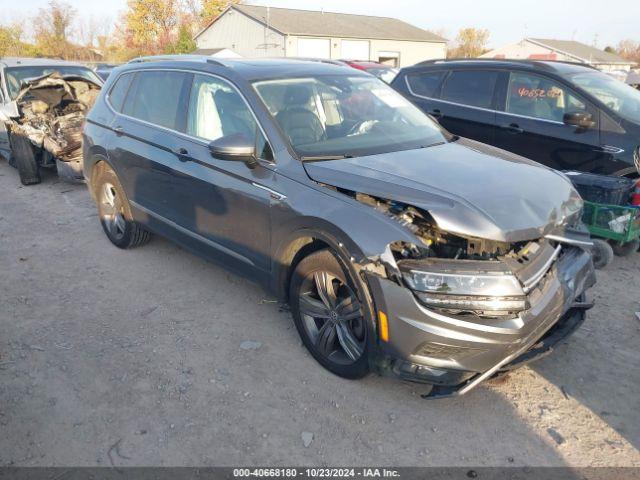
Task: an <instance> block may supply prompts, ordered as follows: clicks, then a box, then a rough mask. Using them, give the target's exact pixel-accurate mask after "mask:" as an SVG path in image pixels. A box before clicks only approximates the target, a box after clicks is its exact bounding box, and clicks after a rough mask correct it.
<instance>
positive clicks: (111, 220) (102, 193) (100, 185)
mask: <svg viewBox="0 0 640 480" xmlns="http://www.w3.org/2000/svg"><path fill="white" fill-rule="evenodd" d="M93 191H94V193H95V198H96V202H97V204H98V216H99V217H100V223H101V224H102V229H103V230H104V233H105V234H106V235H107V238H108V239H109V240H110V241H111V243H113V244H114V245H115V246H116V247H118V248H123V249H127V248H134V247H139V246H142V245H144V244H145V243H147V242H148V241H149V240H150V239H151V233H150V232H149V231H148V230H145V229H144V228H142V227H141V226H140V225H138V224H137V223H136V222H135V221H133V216H132V215H131V206H130V205H129V200H128V199H127V196H126V194H125V193H124V189H123V188H122V184H121V183H120V181H119V180H118V177H117V176H116V174H115V172H114V171H113V170H112V169H111V168H110V167H108V166H104V167H102V168H101V169H100V171H99V172H98V173H97V175H96V177H95V180H94V184H93Z"/></svg>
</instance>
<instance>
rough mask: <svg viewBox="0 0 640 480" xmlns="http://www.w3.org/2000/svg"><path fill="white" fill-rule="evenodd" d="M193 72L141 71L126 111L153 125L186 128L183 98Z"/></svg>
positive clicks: (129, 97) (135, 81)
mask: <svg viewBox="0 0 640 480" xmlns="http://www.w3.org/2000/svg"><path fill="white" fill-rule="evenodd" d="M190 77H191V75H190V74H188V73H184V72H167V71H164V72H162V71H153V72H138V73H137V74H136V78H135V80H134V82H133V85H132V86H131V90H130V93H129V95H128V96H127V102H126V103H125V105H124V108H123V113H125V114H126V115H129V116H131V117H135V118H139V119H140V120H144V121H146V122H149V123H153V124H154V125H160V126H162V127H166V128H170V129H172V130H177V131H184V128H183V123H184V122H183V116H184V109H183V108H180V99H181V97H182V96H183V95H184V92H185V90H184V89H185V88H186V87H188V84H187V80H188V79H189V78H190Z"/></svg>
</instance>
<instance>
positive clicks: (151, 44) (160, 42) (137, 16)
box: [124, 0, 181, 54]
mask: <svg viewBox="0 0 640 480" xmlns="http://www.w3.org/2000/svg"><path fill="white" fill-rule="evenodd" d="M127 5H128V11H127V12H126V13H125V15H124V23H125V32H124V33H125V38H126V43H127V45H126V46H127V47H129V48H132V49H133V50H135V51H138V52H139V53H140V54H153V53H161V52H164V51H165V50H166V49H167V47H168V46H169V45H170V44H171V43H172V40H173V38H174V34H175V29H176V26H177V25H178V23H179V20H180V13H181V12H180V9H179V5H178V2H177V0H129V2H128V4H127Z"/></svg>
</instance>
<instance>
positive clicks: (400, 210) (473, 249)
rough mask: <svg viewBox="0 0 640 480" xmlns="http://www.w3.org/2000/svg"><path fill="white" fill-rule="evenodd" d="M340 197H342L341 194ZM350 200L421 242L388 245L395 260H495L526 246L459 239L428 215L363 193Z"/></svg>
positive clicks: (353, 195)
mask: <svg viewBox="0 0 640 480" xmlns="http://www.w3.org/2000/svg"><path fill="white" fill-rule="evenodd" d="M343 193H345V192H344V191H343ZM350 195H351V196H352V197H353V198H355V199H356V200H358V201H359V202H361V203H364V204H366V205H369V206H371V207H373V208H375V209H376V210H378V211H380V212H382V213H384V214H385V215H388V216H389V217H391V218H393V219H394V220H396V221H397V222H398V223H399V224H400V225H402V226H403V227H405V228H407V229H408V230H409V231H411V232H412V233H413V234H414V235H415V236H416V237H418V238H419V239H420V240H421V241H422V245H414V244H407V243H404V242H397V243H394V244H392V245H391V251H392V252H393V254H394V256H395V257H396V260H402V259H421V258H428V257H436V258H449V259H454V260H496V259H498V258H499V257H501V256H503V255H507V254H510V253H511V254H517V252H519V251H521V250H522V249H524V248H525V247H526V246H527V244H528V243H529V242H521V243H514V244H510V243H505V242H498V241H493V240H486V239H480V238H463V237H460V236H457V235H452V234H450V233H447V232H444V231H442V230H440V229H439V228H438V227H437V225H436V223H435V222H434V220H433V219H432V218H431V216H430V215H429V213H428V212H425V211H422V210H420V209H417V208H415V207H412V206H409V205H406V204H403V203H400V202H395V201H392V200H383V199H380V198H376V197H373V196H371V195H367V194H364V193H351V194H350Z"/></svg>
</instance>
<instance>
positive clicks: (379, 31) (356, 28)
mask: <svg viewBox="0 0 640 480" xmlns="http://www.w3.org/2000/svg"><path fill="white" fill-rule="evenodd" d="M230 8H231V9H234V10H238V11H239V12H242V13H243V14H245V15H247V16H248V17H251V18H253V19H254V20H256V21H258V22H260V23H262V24H264V25H268V26H269V27H270V28H272V29H273V30H276V31H278V32H280V33H282V34H284V35H302V36H313V37H340V38H363V39H367V38H371V39H379V40H407V41H412V42H438V43H441V42H446V41H447V39H446V38H443V37H441V36H439V35H436V34H435V33H432V32H428V31H426V30H423V29H421V28H418V27H414V26H413V25H410V24H408V23H406V22H403V21H402V20H398V19H396V18H388V17H370V16H366V15H353V14H348V13H333V12H322V11H312V10H293V9H289V8H275V7H262V6H257V5H233V6H231V7H230ZM225 13H226V12H225ZM221 16H222V15H221ZM218 18H220V17H218ZM214 23H215V20H214V21H213V22H211V23H210V24H209V25H208V26H207V27H206V28H205V29H204V30H202V31H201V32H200V33H198V35H196V38H197V37H198V36H200V35H201V34H202V32H204V31H205V30H207V29H208V28H209V27H210V26H211V25H213V24H214Z"/></svg>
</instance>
